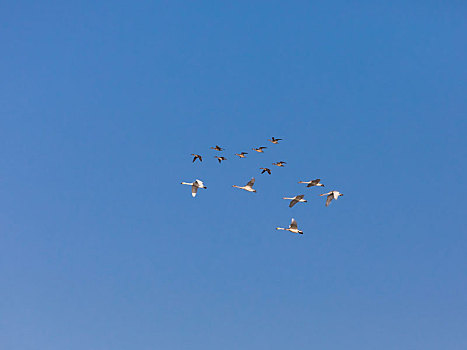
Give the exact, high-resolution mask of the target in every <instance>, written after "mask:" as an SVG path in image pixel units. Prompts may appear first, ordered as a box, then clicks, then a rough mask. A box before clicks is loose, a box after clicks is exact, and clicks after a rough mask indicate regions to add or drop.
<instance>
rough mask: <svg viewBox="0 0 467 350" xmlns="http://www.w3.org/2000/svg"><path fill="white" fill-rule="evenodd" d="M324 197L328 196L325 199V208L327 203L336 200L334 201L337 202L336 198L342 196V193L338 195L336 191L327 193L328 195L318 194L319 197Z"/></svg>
mask: <svg viewBox="0 0 467 350" xmlns="http://www.w3.org/2000/svg"><path fill="white" fill-rule="evenodd" d="M326 195H327V196H328V197H327V198H326V206H328V205H329V203H331V201H332V200H333V199H336V200H337V198H339V196H343V195H344V194H343V193H340V192H338V191H331V192H328V193H323V194H320V196H326Z"/></svg>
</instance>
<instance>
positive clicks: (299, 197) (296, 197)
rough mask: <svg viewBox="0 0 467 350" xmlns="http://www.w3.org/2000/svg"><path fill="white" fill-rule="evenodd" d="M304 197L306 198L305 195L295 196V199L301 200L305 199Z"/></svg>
mask: <svg viewBox="0 0 467 350" xmlns="http://www.w3.org/2000/svg"><path fill="white" fill-rule="evenodd" d="M303 197H305V195H304V194H299V195H298V196H295V199H298V200H300V199H303Z"/></svg>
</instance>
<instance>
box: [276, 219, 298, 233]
mask: <svg viewBox="0 0 467 350" xmlns="http://www.w3.org/2000/svg"><path fill="white" fill-rule="evenodd" d="M276 230H284V231H289V232H292V233H299V234H301V235H303V231H301V230H299V229H298V227H297V222H296V221H295V219H293V218H292V222H291V223H290V225H289V228H283V227H276Z"/></svg>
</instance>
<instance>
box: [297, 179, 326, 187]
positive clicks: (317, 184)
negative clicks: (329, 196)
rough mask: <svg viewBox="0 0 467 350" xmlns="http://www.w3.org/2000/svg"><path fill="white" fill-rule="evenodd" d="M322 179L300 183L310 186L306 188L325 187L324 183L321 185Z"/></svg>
mask: <svg viewBox="0 0 467 350" xmlns="http://www.w3.org/2000/svg"><path fill="white" fill-rule="evenodd" d="M320 181H321V179H315V180H311V181H299V182H298V183H299V184H308V185H307V186H306V187H312V186H322V187H324V185H323V184H322V183H320Z"/></svg>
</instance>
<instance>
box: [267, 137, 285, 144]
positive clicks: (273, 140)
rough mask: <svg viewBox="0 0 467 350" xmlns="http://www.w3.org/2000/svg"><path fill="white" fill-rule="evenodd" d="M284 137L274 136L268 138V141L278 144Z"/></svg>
mask: <svg viewBox="0 0 467 350" xmlns="http://www.w3.org/2000/svg"><path fill="white" fill-rule="evenodd" d="M281 140H282V139H276V138H274V136H273V137H272V138H271V139H268V141H271V142H272V143H273V144H275V145H277V144H278V143H279V141H281Z"/></svg>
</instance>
